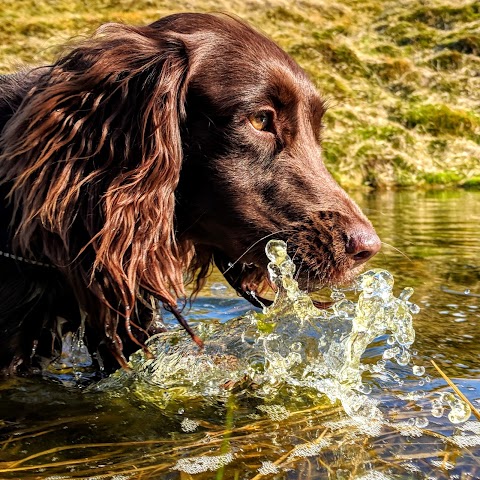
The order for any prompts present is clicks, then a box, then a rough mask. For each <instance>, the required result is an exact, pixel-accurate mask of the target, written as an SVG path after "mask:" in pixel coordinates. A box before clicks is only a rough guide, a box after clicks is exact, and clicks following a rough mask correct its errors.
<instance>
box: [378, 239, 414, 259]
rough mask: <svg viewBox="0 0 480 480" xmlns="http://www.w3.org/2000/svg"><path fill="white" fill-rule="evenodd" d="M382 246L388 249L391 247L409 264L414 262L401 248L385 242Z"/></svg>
mask: <svg viewBox="0 0 480 480" xmlns="http://www.w3.org/2000/svg"><path fill="white" fill-rule="evenodd" d="M382 245H386V246H387V247H390V248H391V249H393V250H395V251H396V252H398V253H399V254H400V255H402V256H404V257H405V258H406V259H407V260H408V261H409V262H411V261H412V259H411V258H410V257H409V256H408V255H407V254H406V253H404V252H402V251H401V250H400V249H399V248H397V247H394V246H393V245H390V244H389V243H387V242H384V241H382Z"/></svg>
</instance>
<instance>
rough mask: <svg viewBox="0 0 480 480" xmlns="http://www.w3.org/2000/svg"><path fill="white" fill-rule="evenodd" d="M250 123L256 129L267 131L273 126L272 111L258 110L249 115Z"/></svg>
mask: <svg viewBox="0 0 480 480" xmlns="http://www.w3.org/2000/svg"><path fill="white" fill-rule="evenodd" d="M248 119H249V120H250V123H251V124H252V126H253V128H255V130H260V131H265V130H270V129H271V126H272V114H271V112H257V113H254V114H253V115H250V116H249V117H248Z"/></svg>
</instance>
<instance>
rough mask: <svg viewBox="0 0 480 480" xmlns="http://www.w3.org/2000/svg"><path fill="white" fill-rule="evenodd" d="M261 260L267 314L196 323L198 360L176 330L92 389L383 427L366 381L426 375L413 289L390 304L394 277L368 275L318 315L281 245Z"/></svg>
mask: <svg viewBox="0 0 480 480" xmlns="http://www.w3.org/2000/svg"><path fill="white" fill-rule="evenodd" d="M266 254H267V256H268V258H269V260H270V263H269V264H268V272H269V275H270V279H271V281H272V283H273V284H274V285H275V287H276V295H275V301H274V302H273V304H272V305H271V306H270V307H265V308H264V309H263V311H262V312H260V313H257V312H250V313H248V314H246V315H245V316H243V317H240V318H239V319H235V320H232V321H230V322H227V323H226V324H220V323H218V322H208V323H200V324H199V325H197V326H196V330H197V332H198V334H199V336H200V337H201V338H203V340H204V342H205V347H204V348H203V349H202V350H199V349H198V347H197V346H196V345H195V344H194V343H193V342H191V340H190V339H189V337H187V336H186V335H185V333H184V332H183V330H180V329H173V330H172V331H170V332H168V333H164V334H161V335H159V336H156V337H153V338H152V339H151V340H150V341H149V345H148V346H149V349H150V350H151V352H152V353H153V359H147V358H146V357H145V356H144V354H143V352H141V351H140V352H137V353H136V354H134V355H133V356H132V358H131V362H130V365H131V367H132V370H131V371H130V372H126V371H124V370H121V371H119V372H117V373H116V374H114V375H113V376H111V377H110V378H109V379H107V380H105V381H104V382H103V384H101V385H100V387H99V388H102V389H105V388H107V389H112V387H113V389H115V387H116V386H117V387H118V386H125V385H128V388H129V390H130V391H132V392H134V393H135V394H136V395H138V396H140V397H141V398H142V399H143V400H147V401H149V402H153V403H154V404H156V405H158V406H160V407H161V408H167V407H168V406H171V405H175V404H178V401H179V400H191V399H195V398H196V399H200V398H201V399H205V398H206V399H207V401H208V399H210V400H212V401H213V402H215V401H218V400H219V399H222V398H223V399H226V398H227V397H228V396H229V395H230V394H231V393H232V392H234V393H238V394H240V393H242V392H243V393H245V392H248V395H250V396H254V397H257V398H260V399H263V400H265V401H268V402H270V403H275V401H277V403H280V404H281V403H285V399H290V400H291V401H292V402H294V401H301V400H305V399H308V400H309V401H312V400H313V401H319V400H320V399H321V398H322V397H324V396H326V397H327V398H328V399H329V400H330V401H331V402H337V401H339V402H341V404H342V406H343V408H344V410H345V411H346V413H347V414H348V415H349V416H351V417H352V418H354V417H360V416H361V417H365V416H367V417H368V418H370V419H372V420H374V419H381V418H382V414H381V412H380V409H379V406H378V400H377V399H376V398H375V396H373V395H370V393H371V391H372V386H371V385H370V384H369V382H368V381H367V380H365V377H366V376H370V377H380V378H382V379H384V380H385V379H387V380H388V381H389V382H394V383H396V384H399V385H401V384H402V382H403V380H402V379H401V378H400V376H399V375H398V374H397V373H395V368H392V365H394V364H395V363H396V364H397V365H398V366H400V367H404V366H407V365H410V366H411V368H412V375H413V376H416V377H417V378H418V377H422V376H423V375H424V371H425V370H424V368H423V367H422V366H416V365H413V362H412V352H411V349H410V347H411V346H412V344H413V342H414V339H415V331H414V329H413V324H412V319H413V316H414V315H415V314H417V313H418V312H419V308H418V306H417V305H415V304H414V303H412V302H411V301H410V297H411V295H412V293H413V289H412V288H405V289H404V290H403V291H402V292H401V293H400V294H399V296H398V297H396V296H395V295H394V294H393V286H394V280H393V277H392V275H391V274H390V273H389V272H387V271H385V270H370V271H368V272H366V273H364V274H363V275H361V276H360V277H358V279H357V281H356V283H355V285H354V286H353V287H352V288H351V289H350V290H353V291H354V293H356V294H358V299H357V301H356V302H354V301H352V300H348V299H347V298H346V294H345V292H344V291H342V290H334V291H333V293H332V298H334V299H335V300H336V303H335V304H334V305H333V307H332V308H330V309H328V310H318V309H317V308H316V307H315V306H314V305H313V303H312V300H311V299H310V297H309V296H308V295H307V294H306V293H305V292H303V291H301V290H300V289H299V287H298V284H297V282H296V281H295V278H294V274H295V266H294V263H293V262H292V260H291V259H290V258H289V256H288V255H287V248H286V244H285V243H284V242H282V241H278V240H271V241H270V242H269V243H268V244H267V248H266ZM379 338H380V339H381V341H382V342H383V343H384V348H383V356H382V358H381V359H380V360H378V361H377V362H375V363H372V362H370V363H369V362H368V361H366V360H365V359H363V358H362V357H363V356H364V354H365V352H366V350H367V348H368V347H369V346H370V345H371V344H372V342H373V341H375V340H376V339H379ZM377 341H378V340H377ZM422 381H423V380H422ZM455 401H456V400H455ZM445 402H446V403H448V404H449V406H450V407H452V405H453V404H454V403H455V402H454V399H452V398H450V397H448V398H447V397H442V402H440V403H441V404H440V403H439V404H438V405H437V406H436V407H437V410H435V412H437V413H438V412H439V411H440V409H441V408H443V407H442V405H443V403H445ZM454 407H455V408H454V417H455V418H453V420H455V421H458V419H459V418H460V417H462V419H463V418H464V417H465V416H466V415H467V412H466V410H465V409H464V410H462V408H461V406H460V405H458V402H457V403H455V405H454ZM442 411H443V410H442Z"/></svg>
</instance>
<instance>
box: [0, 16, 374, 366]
mask: <svg viewBox="0 0 480 480" xmlns="http://www.w3.org/2000/svg"><path fill="white" fill-rule="evenodd" d="M0 86H1V93H0V131H1V132H2V134H1V144H0V181H1V187H0V221H1V228H2V231H1V235H2V237H0V241H1V244H0V251H1V252H2V254H1V255H0V327H1V330H2V336H1V340H0V352H1V353H0V364H1V365H3V367H4V369H7V370H8V371H14V370H16V369H17V367H18V366H19V365H22V368H23V367H25V366H27V367H28V366H29V365H30V364H31V361H32V358H33V359H34V357H35V356H34V355H33V353H41V354H42V355H47V356H48V355H50V356H51V355H52V354H53V352H52V350H51V349H52V337H51V332H52V331H57V330H58V329H57V328H56V327H55V325H54V322H55V321H57V319H59V318H61V319H62V320H61V321H62V322H63V326H64V329H65V328H68V329H70V330H72V329H76V328H78V326H79V324H80V319H81V318H82V316H84V314H85V315H86V339H87V342H88V346H89V348H90V350H91V351H92V352H93V351H96V350H97V349H98V348H100V349H101V348H102V346H104V347H106V349H107V350H108V351H110V352H111V353H112V354H113V356H114V357H115V358H116V359H117V361H118V362H119V363H120V364H122V365H125V361H126V360H125V357H126V355H128V354H129V353H130V352H131V351H132V350H133V349H134V348H138V345H140V344H142V343H143V342H144V340H145V339H146V336H147V335H148V334H149V325H150V321H151V319H152V312H155V310H156V303H155V302H158V301H160V302H162V303H163V304H164V305H165V306H166V307H167V308H170V309H171V310H172V311H173V312H174V313H175V314H176V315H177V318H179V319H181V316H180V314H179V312H178V311H177V310H176V305H177V299H178V298H183V297H184V274H185V273H186V272H187V273H189V274H190V276H189V277H190V278H191V279H193V278H196V282H197V286H200V285H201V284H202V280H203V279H204V278H205V276H206V274H207V273H208V271H209V267H210V265H211V263H212V261H213V260H215V261H216V263H217V265H219V267H220V268H221V269H222V270H223V271H225V272H226V273H225V276H226V278H227V280H228V281H229V282H230V283H231V284H232V285H233V286H234V287H235V288H236V289H237V291H239V292H240V293H241V294H242V295H244V296H245V297H246V298H249V299H250V300H251V301H252V302H255V300H254V297H253V296H251V295H250V293H249V292H250V291H251V290H252V291H255V290H256V289H258V287H259V285H260V284H261V283H262V281H263V280H264V279H265V275H266V258H265V254H264V247H265V244H266V242H267V241H268V240H269V239H270V238H280V239H283V240H285V241H287V243H288V247H289V252H290V254H291V255H292V257H293V258H294V259H295V262H296V264H297V265H298V269H299V279H300V284H301V285H302V286H303V287H304V288H306V289H307V288H308V289H310V290H311V289H315V288H318V287H319V286H322V285H325V284H337V283H345V282H348V281H350V280H351V279H352V278H353V276H354V275H355V274H356V273H358V270H359V269H358V267H359V266H360V265H361V264H362V263H364V262H365V261H366V260H367V259H369V258H370V257H371V256H372V255H374V254H375V253H376V252H377V251H378V250H379V248H380V241H379V239H378V237H377V235H376V234H375V231H374V229H373V227H372V225H371V224H370V222H369V221H368V220H367V218H366V217H365V216H364V215H363V214H362V212H361V211H360V209H359V208H358V207H357V205H356V204H355V203H354V202H353V201H352V200H351V199H350V198H349V197H348V196H347V194H346V193H345V192H344V191H343V190H342V189H341V188H340V187H339V186H338V185H337V183H336V182H335V181H334V180H333V179H332V177H331V176H330V174H329V173H328V172H327V170H326V169H325V166H324V164H323V163H322V160H321V151H320V132H321V128H322V116H323V114H324V112H325V105H324V102H323V101H322V99H321V98H320V97H319V95H318V93H317V92H316V91H315V88H314V87H313V85H312V83H311V82H310V81H309V79H308V78H307V76H306V75H305V73H304V72H303V71H302V69H301V68H300V67H299V66H298V65H297V64H296V63H295V62H294V61H293V60H292V59H291V58H290V57H289V56H288V55H287V54H286V53H285V52H284V51H282V50H281V49H280V48H279V47H278V46H277V45H275V44H274V43H273V42H272V41H270V40H269V39H267V38H265V37H264V36H263V35H261V34H259V33H258V32H256V31H254V30H253V29H252V28H250V27H249V26H247V25H246V24H244V23H242V22H240V21H238V20H236V19H232V18H230V17H228V16H224V15H209V14H179V15H172V16H169V17H166V18H164V19H162V20H159V21H157V22H155V23H153V24H151V25H148V26H146V27H132V26H125V25H117V24H109V25H105V26H103V27H101V28H100V29H99V30H98V32H97V34H96V35H95V36H94V37H93V38H91V39H89V40H87V41H85V42H84V43H83V44H81V45H79V46H78V47H77V48H75V49H74V50H72V51H71V52H70V53H68V54H66V55H65V56H63V57H61V58H60V59H59V60H58V61H56V62H55V63H54V64H53V65H51V66H46V67H41V68H36V69H32V70H29V71H23V72H19V73H17V74H13V75H5V76H1V77H0ZM151 298H155V299H156V301H155V302H153V303H151V302H150V299H151ZM65 323H66V324H67V325H66V326H65ZM32 352H33V353H32Z"/></svg>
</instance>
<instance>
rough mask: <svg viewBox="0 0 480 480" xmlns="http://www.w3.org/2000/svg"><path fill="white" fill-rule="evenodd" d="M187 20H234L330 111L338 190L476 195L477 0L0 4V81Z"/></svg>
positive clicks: (479, 152)
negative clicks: (413, 189) (290, 61)
mask: <svg viewBox="0 0 480 480" xmlns="http://www.w3.org/2000/svg"><path fill="white" fill-rule="evenodd" d="M187 5H188V7H187ZM185 10H189V11H192V10H194V11H219V10H220V11H227V12H229V13H233V14H236V15H238V16H240V17H242V18H244V19H245V20H247V21H249V22H250V23H252V24H253V25H254V26H256V27H257V28H259V29H261V30H263V31H264V32H265V33H266V34H267V35H269V36H270V37H272V38H273V39H274V40H275V41H277V42H278V43H279V44H280V45H281V46H282V47H283V48H284V49H285V50H286V51H288V52H289V53H290V54H291V55H292V56H293V57H294V58H296V60H297V61H298V62H299V63H300V65H301V66H302V67H303V68H304V69H305V70H306V71H307V73H308V74H309V75H310V76H311V78H312V80H313V82H314V83H315V85H316V86H317V87H318V89H319V91H320V92H321V93H322V94H323V95H324V96H325V98H326V99H327V101H328V104H329V105H330V109H329V112H328V113H327V116H326V118H325V127H326V128H325V131H324V145H325V152H324V159H325V162H326V163H327V165H328V167H329V168H330V169H331V170H332V172H333V174H334V176H335V178H337V179H338V180H339V181H340V182H341V183H342V184H343V185H345V186H350V187H360V186H365V185H366V186H369V187H375V188H390V187H401V186H405V187H410V186H414V185H423V186H426V187H430V186H449V187H450V186H463V187H466V188H471V187H478V184H479V180H478V179H479V178H480V115H479V106H480V3H479V2H478V0H476V1H472V0H469V1H467V0H430V1H429V2H428V5H427V4H426V3H423V4H422V3H421V2H418V1H417V0H401V1H398V0H306V1H304V2H297V1H294V0H290V1H288V0H271V1H269V2H245V1H239V0H232V1H229V2H226V1H223V2H222V1H221V0H220V1H215V2H214V1H213V0H192V1H190V2H188V4H186V3H185V4H179V3H178V2H176V1H172V0H167V1H162V0H158V1H157V0H136V1H133V0H69V1H66V0H37V1H34V0H2V7H1V8H0V73H4V72H11V71H14V70H15V69H17V68H18V67H20V66H21V65H22V64H25V63H27V64H35V65H38V64H42V63H48V62H51V61H52V59H53V58H55V56H56V55H57V54H58V52H60V51H61V49H62V48H63V47H62V46H63V45H64V44H66V43H67V44H70V43H74V42H75V39H78V38H83V37H85V36H86V35H90V34H91V33H92V32H93V31H94V30H95V28H96V27H98V26H99V25H100V24H102V23H105V22H109V21H117V22H125V23H133V24H144V23H148V22H151V21H153V20H155V19H157V18H159V17H162V16H164V15H167V14H169V13H173V12H177V11H185Z"/></svg>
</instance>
